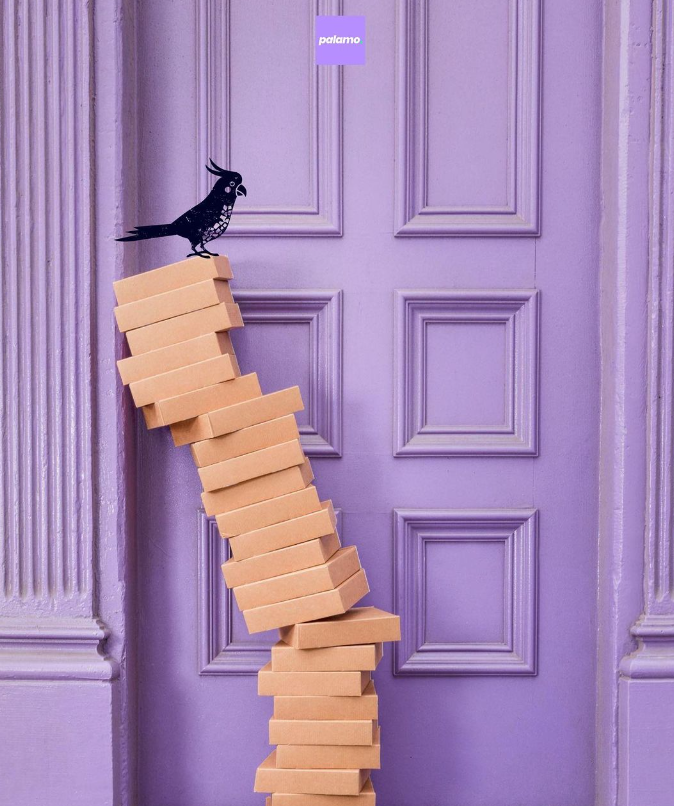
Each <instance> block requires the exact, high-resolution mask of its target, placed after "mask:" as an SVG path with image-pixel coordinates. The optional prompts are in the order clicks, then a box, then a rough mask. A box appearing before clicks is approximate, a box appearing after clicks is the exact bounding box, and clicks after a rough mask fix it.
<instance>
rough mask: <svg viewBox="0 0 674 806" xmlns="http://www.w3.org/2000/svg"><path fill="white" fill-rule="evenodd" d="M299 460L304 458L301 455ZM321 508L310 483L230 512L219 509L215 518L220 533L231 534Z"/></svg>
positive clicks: (262, 526) (250, 530)
mask: <svg viewBox="0 0 674 806" xmlns="http://www.w3.org/2000/svg"><path fill="white" fill-rule="evenodd" d="M284 444H288V443H284ZM298 444H299V443H298ZM246 456H254V454H246ZM302 461H304V457H303V458H302ZM320 508H321V500H320V498H319V497H318V491H317V490H316V488H315V487H314V486H313V485H311V486H309V487H305V488H304V489H303V490H297V491H296V492H294V493H288V494H287V495H281V496H279V497H278V498H272V499H271V500H270V501H260V502H258V503H257V504H251V505H250V506H247V507H242V508H241V509H234V510H232V511H231V512H221V513H220V514H219V515H218V516H217V517H216V520H217V522H218V529H219V530H220V534H221V535H222V536H223V537H234V536H235V535H240V534H243V533H244V532H253V531H255V530H256V529H263V528H264V527H265V526H273V525H274V524H275V523H281V522H282V521H287V520H290V519H291V518H301V517H302V515H310V514H311V513H312V512H318V511H319V510H320Z"/></svg>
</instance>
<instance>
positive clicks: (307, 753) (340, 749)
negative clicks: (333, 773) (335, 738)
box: [276, 728, 381, 770]
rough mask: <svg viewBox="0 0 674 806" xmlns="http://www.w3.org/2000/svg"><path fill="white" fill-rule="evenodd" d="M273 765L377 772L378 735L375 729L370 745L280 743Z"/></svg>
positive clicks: (379, 739)
mask: <svg viewBox="0 0 674 806" xmlns="http://www.w3.org/2000/svg"><path fill="white" fill-rule="evenodd" d="M276 766H277V767H280V768H281V769H291V770H297V769H299V770H340V769H343V770H352V769H364V770H378V769H380V768H381V734H380V728H377V730H376V733H375V737H374V742H373V743H372V744H371V745H338V744H332V745H315V744H304V745H302V744H281V745H279V746H278V747H277V748H276Z"/></svg>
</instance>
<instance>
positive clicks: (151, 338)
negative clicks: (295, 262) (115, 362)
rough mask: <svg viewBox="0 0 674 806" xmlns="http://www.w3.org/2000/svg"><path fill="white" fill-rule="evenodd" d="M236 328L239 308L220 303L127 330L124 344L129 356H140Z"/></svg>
mask: <svg viewBox="0 0 674 806" xmlns="http://www.w3.org/2000/svg"><path fill="white" fill-rule="evenodd" d="M235 327H243V319H242V318H241V311H240V310H239V306H238V305H230V304H229V303H228V302H221V303H220V304H219V305H211V306H210V308H202V309H201V310H200V311H192V312H191V313H184V314H182V316H175V317H174V318H173V319H166V320H165V321H163V322H156V323H155V324H154V325H146V326H145V327H139V328H137V329H136V330H129V331H128V333H127V334H126V340H127V343H128V345H129V350H130V351H131V355H142V354H143V353H149V352H150V351H151V350H160V349H161V348H162V347H169V346H170V345H171V344H178V343H179V342H181V341H188V340H189V339H195V338H196V337H197V336H205V335H206V334H207V333H218V332H220V331H222V330H231V329H232V328H235Z"/></svg>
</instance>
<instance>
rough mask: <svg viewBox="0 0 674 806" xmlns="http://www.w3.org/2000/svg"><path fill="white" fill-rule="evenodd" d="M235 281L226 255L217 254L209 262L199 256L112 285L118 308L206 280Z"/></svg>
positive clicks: (126, 278)
mask: <svg viewBox="0 0 674 806" xmlns="http://www.w3.org/2000/svg"><path fill="white" fill-rule="evenodd" d="M216 277H218V278H220V279H221V280H231V279H232V269H231V268H230V265H229V260H228V259H227V257H226V256H225V255H217V256H216V257H211V258H209V259H208V260H207V259H205V258H200V257H189V258H187V260H179V261H178V262H177V263H171V264H170V265H169V266H162V267H161V268H159V269H152V270H151V271H144V272H143V273H142V274H136V275H134V276H133V277H125V278H124V279H123V280H117V281H116V282H114V283H113V284H112V287H113V288H114V290H115V297H116V298H117V304H118V305H126V304H127V303H129V302H136V300H139V299H145V297H152V296H154V295H155V294H163V293H165V292H166V291H173V290H174V289H176V288H183V287H184V286H186V285H193V284H194V283H200V282H202V281H203V280H210V279H215V278H216Z"/></svg>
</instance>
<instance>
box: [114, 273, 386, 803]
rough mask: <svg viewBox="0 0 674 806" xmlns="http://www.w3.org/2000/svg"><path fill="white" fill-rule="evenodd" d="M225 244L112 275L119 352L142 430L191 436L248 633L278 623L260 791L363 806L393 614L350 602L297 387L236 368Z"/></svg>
mask: <svg viewBox="0 0 674 806" xmlns="http://www.w3.org/2000/svg"><path fill="white" fill-rule="evenodd" d="M231 279H232V272H231V269H230V265H229V261H228V260H227V258H226V257H214V258H209V259H204V258H190V259H187V260H183V261H180V262H179V263H173V264H171V265H170V266H164V267H162V268H160V269H155V270H154V271H148V272H145V273H143V274H140V275H136V276H134V277H129V278H126V279H124V280H119V281H118V282H116V283H115V284H114V288H115V295H116V297H117V302H118V306H117V307H116V308H115V316H116V319H117V325H118V327H119V329H120V331H122V332H123V333H124V334H125V335H126V338H127V342H128V345H129V351H130V353H131V355H130V357H128V358H124V359H122V360H121V361H119V362H118V368H119V373H120V376H121V378H122V381H123V383H124V384H125V385H128V386H129V389H130V392H131V396H132V397H133V400H134V403H135V404H136V406H138V407H139V408H141V409H142V411H143V416H144V418H145V423H146V425H147V427H148V428H158V427H160V426H169V427H170V429H171V434H172V436H173V440H174V442H175V444H176V445H177V446H180V445H189V446H190V450H191V453H192V458H193V459H194V463H195V465H196V467H197V471H198V473H199V477H200V479H201V483H202V486H203V489H204V492H203V493H202V500H203V506H204V509H205V511H206V513H207V514H208V515H211V516H215V519H216V521H217V524H218V529H219V531H220V534H221V535H222V537H223V538H227V539H228V540H229V547H230V553H231V559H229V560H228V561H227V562H226V563H224V564H223V566H222V572H223V575H224V578H225V583H226V584H227V586H228V587H230V588H232V589H233V591H234V598H235V599H236V601H237V604H238V606H239V608H240V609H241V611H242V612H243V617H244V619H245V622H246V626H247V627H248V630H249V632H251V633H257V632H262V631H264V630H270V629H276V628H278V629H280V640H279V641H278V643H276V644H275V646H274V647H273V648H272V658H271V663H269V664H267V665H266V666H265V667H264V668H263V669H262V670H261V671H260V673H259V677H258V693H259V694H260V695H263V696H273V697H274V716H273V717H272V719H271V720H270V722H269V743H270V744H272V745H277V747H276V749H275V750H274V751H273V752H272V753H271V754H270V755H269V756H268V758H266V759H265V760H264V761H263V762H262V764H261V765H260V766H259V768H258V770H257V774H256V777H255V791H256V792H271V793H272V794H271V797H268V798H267V806H374V803H375V794H374V789H373V788H372V783H371V781H370V770H373V769H378V768H379V766H380V738H381V731H380V727H379V715H378V698H377V692H376V689H375V686H374V682H373V680H372V672H374V670H375V669H376V668H377V665H378V664H379V662H380V661H381V658H382V652H383V644H384V643H385V642H387V641H397V640H399V639H400V621H399V618H398V616H396V615H393V614H391V613H386V612H384V611H382V610H379V609H378V608H375V607H354V605H355V604H356V603H357V602H358V601H359V600H360V599H362V597H363V596H365V594H366V593H368V591H369V587H368V583H367V578H366V576H365V572H364V571H363V569H362V568H361V565H360V560H359V558H358V552H357V550H356V548H355V546H346V547H342V546H341V543H340V539H339V535H338V534H337V529H336V521H335V511H334V508H333V505H332V502H331V501H321V500H320V498H319V496H318V493H317V491H316V488H315V487H314V486H313V484H312V481H313V473H312V470H311V465H310V464H309V460H308V459H307V458H306V456H305V455H304V451H303V450H302V446H301V444H300V434H299V430H298V427H297V422H296V420H295V413H296V412H298V411H301V410H302V409H303V408H304V406H303V404H302V398H301V396H300V391H299V388H298V387H296V386H295V387H292V388H290V389H282V390H281V391H277V392H272V393H270V394H263V393H262V390H261V389H260V384H259V382H258V379H257V375H256V374H255V373H254V372H253V373H250V374H249V375H241V373H240V371H239V366H238V363H237V360H236V356H235V354H234V349H233V347H232V342H231V339H230V336H229V331H230V330H232V329H233V328H237V327H242V326H243V321H242V318H241V312H240V310H239V307H238V305H237V304H236V303H235V301H234V298H233V296H232V292H231V289H230V287H229V280H231Z"/></svg>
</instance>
